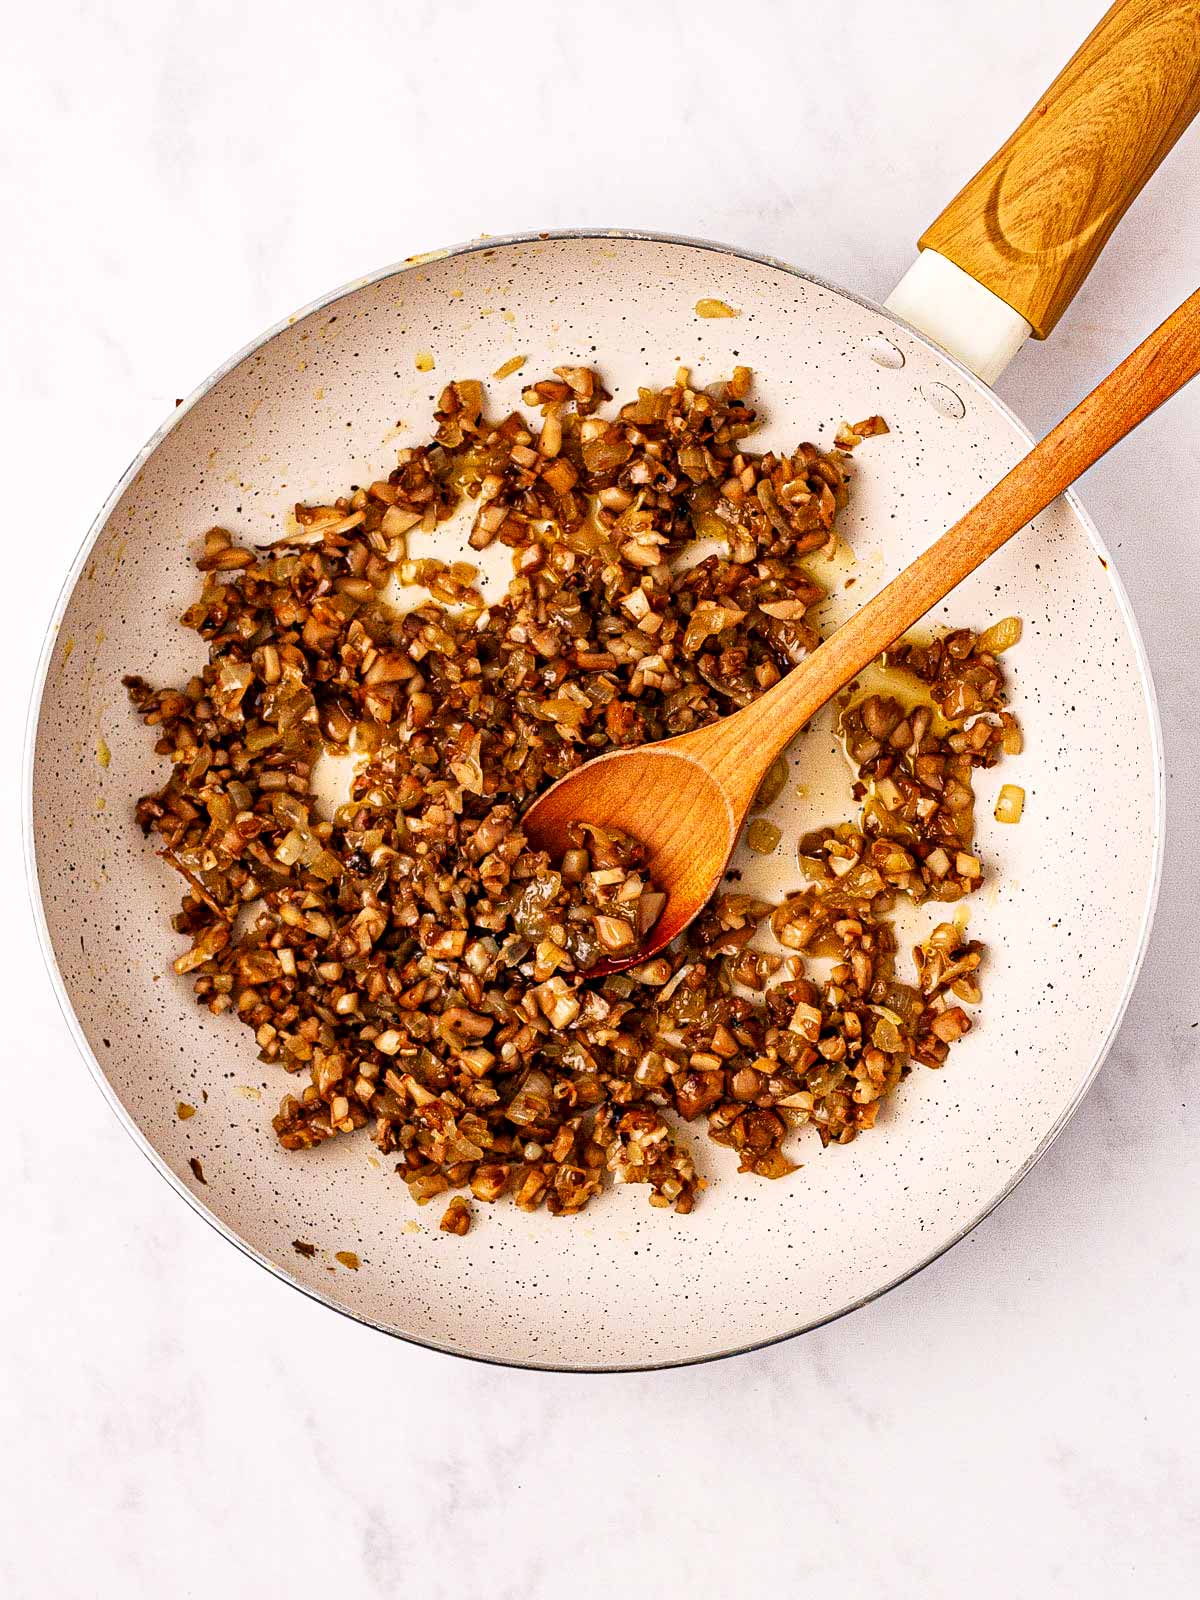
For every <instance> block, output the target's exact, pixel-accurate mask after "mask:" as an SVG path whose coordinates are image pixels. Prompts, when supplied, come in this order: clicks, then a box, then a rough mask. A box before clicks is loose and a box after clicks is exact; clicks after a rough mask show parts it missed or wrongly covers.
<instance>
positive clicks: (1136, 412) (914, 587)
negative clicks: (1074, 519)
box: [704, 289, 1200, 789]
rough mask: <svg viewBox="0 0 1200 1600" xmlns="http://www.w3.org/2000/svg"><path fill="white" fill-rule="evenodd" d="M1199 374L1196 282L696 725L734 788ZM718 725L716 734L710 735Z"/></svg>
mask: <svg viewBox="0 0 1200 1600" xmlns="http://www.w3.org/2000/svg"><path fill="white" fill-rule="evenodd" d="M1197 372H1200V289H1198V290H1196V292H1195V293H1194V294H1193V295H1191V296H1190V297H1189V298H1188V299H1187V300H1185V301H1184V303H1183V305H1181V306H1180V307H1179V309H1178V310H1177V311H1175V312H1174V313H1173V314H1172V315H1171V316H1170V317H1168V318H1167V320H1166V321H1165V322H1164V323H1162V324H1161V326H1160V327H1158V328H1156V329H1155V330H1154V332H1153V333H1152V334H1151V335H1150V336H1149V338H1147V339H1145V340H1144V341H1143V342H1142V343H1141V344H1140V345H1138V347H1137V349H1136V350H1134V351H1133V353H1132V354H1131V355H1129V356H1127V357H1126V358H1125V360H1124V361H1122V363H1121V365H1120V366H1119V367H1117V368H1116V370H1115V371H1113V372H1111V373H1110V374H1109V376H1108V377H1107V378H1105V379H1104V381H1103V382H1102V383H1101V384H1099V385H1098V386H1097V387H1096V388H1095V389H1093V390H1092V392H1091V394H1089V395H1088V396H1087V397H1086V399H1084V400H1081V401H1080V403H1079V404H1078V405H1077V406H1076V407H1075V409H1074V410H1073V411H1072V412H1071V413H1070V414H1069V415H1068V416H1066V417H1064V418H1063V420H1062V421H1061V422H1060V423H1059V424H1058V426H1057V427H1055V428H1053V429H1052V430H1051V431H1050V432H1049V433H1048V434H1047V435H1046V437H1045V438H1044V439H1043V440H1042V441H1041V443H1040V444H1037V445H1035V446H1034V447H1033V449H1032V450H1031V451H1030V452H1029V454H1028V455H1027V456H1025V457H1024V458H1023V459H1022V460H1020V461H1019V462H1018V463H1017V465H1016V466H1015V467H1014V468H1013V469H1012V471H1011V472H1009V473H1008V475H1007V476H1006V477H1004V478H1001V480H1000V482H999V483H998V484H996V486H995V487H994V488H993V489H990V490H989V491H988V493H987V494H985V495H984V497H983V499H982V500H980V501H979V503H978V504H977V505H976V506H974V507H973V508H972V509H971V510H970V511H968V512H967V514H966V515H965V516H964V517H962V518H960V520H959V521H958V522H956V523H955V524H954V526H953V527H952V528H951V529H950V530H949V532H947V533H944V534H943V535H942V537H941V538H940V539H939V540H938V541H937V542H936V544H933V545H931V546H930V548H929V549H928V550H926V551H925V553H924V554H923V555H921V556H919V557H918V558H917V560H916V561H914V562H913V563H912V565H911V566H909V567H906V568H905V570H904V571H903V572H902V573H901V574H900V575H899V577H897V578H893V580H892V581H891V583H889V584H888V585H887V586H886V587H885V588H883V589H881V590H880V591H879V593H878V594H877V595H875V596H874V598H873V599H871V600H869V601H868V602H867V604H866V605H865V606H863V608H862V609H861V611H858V612H856V613H855V615H854V616H853V617H851V618H850V620H849V621H848V622H845V623H843V624H842V626H841V627H840V628H839V629H838V630H837V632H836V633H834V634H833V635H832V636H831V637H830V638H829V639H827V640H826V642H825V643H824V644H823V645H821V646H820V647H819V648H818V649H817V650H815V651H814V652H813V654H812V655H811V656H810V657H809V658H808V659H807V660H806V661H803V662H801V664H800V665H799V666H798V667H795V668H793V670H792V671H791V672H789V673H788V675H787V676H786V677H785V678H783V679H781V681H780V682H779V683H777V684H776V685H775V687H774V688H773V689H771V690H769V691H768V692H767V693H766V694H765V695H763V696H762V697H761V698H760V699H758V700H756V701H755V702H754V703H753V704H752V705H749V706H747V707H745V709H744V710H742V711H739V712H736V713H735V714H734V715H733V716H732V717H727V718H726V719H725V720H724V722H723V723H720V724H714V725H713V726H712V727H710V728H708V729H706V730H704V731H705V733H706V735H707V736H708V738H709V740H710V741H711V742H710V744H709V757H708V762H709V766H710V769H712V770H716V769H717V768H719V769H720V776H721V778H722V781H724V782H725V783H726V784H727V785H732V786H733V787H734V788H737V789H740V788H742V787H745V786H746V785H747V783H748V782H752V781H753V773H754V772H759V773H761V772H763V771H765V770H766V768H767V767H768V766H769V765H770V762H771V760H772V759H773V757H774V756H775V755H776V753H777V752H778V751H779V750H781V749H782V748H783V747H784V745H785V744H787V742H788V741H789V740H790V739H791V738H792V737H793V736H794V735H795V734H797V733H798V732H799V731H800V729H801V728H802V727H804V725H805V723H807V722H808V721H809V719H810V718H811V717H812V716H813V715H814V714H815V713H816V712H817V711H819V710H820V709H821V707H822V706H823V705H825V704H826V702H827V701H829V700H831V699H832V698H833V696H834V695H835V694H837V692H838V690H839V689H842V688H844V687H845V686H846V684H847V683H849V682H850V681H851V679H852V678H854V677H855V676H856V675H857V674H858V673H859V672H861V671H862V670H863V668H864V667H865V666H867V665H868V663H869V662H871V661H873V660H874V659H875V657H876V656H877V655H878V654H879V653H880V651H881V650H886V649H887V647H888V646H889V645H890V644H894V643H895V641H896V640H897V639H898V638H899V637H900V635H901V634H902V633H904V632H905V631H906V630H907V629H908V628H911V627H912V626H913V624H914V623H915V622H918V621H919V620H920V618H921V617H923V616H924V615H925V613H926V612H927V611H929V610H930V609H931V608H932V607H933V606H935V605H936V604H937V603H938V601H939V600H942V599H944V598H945V597H946V595H948V594H949V593H950V591H951V589H953V588H954V587H955V586H956V585H957V584H959V583H961V582H962V580H963V579H964V578H965V577H966V576H967V575H968V574H969V573H971V572H974V570H975V568H976V567H978V566H979V565H980V564H981V563H982V562H984V561H986V560H987V558H988V556H990V555H992V554H993V552H994V551H996V550H998V549H999V548H1000V546H1001V545H1002V544H1004V543H1005V542H1006V541H1007V540H1008V539H1011V538H1012V536H1013V534H1015V533H1017V532H1019V531H1020V529H1021V528H1023V527H1024V526H1025V524H1026V523H1027V522H1029V521H1030V520H1031V519H1032V518H1033V517H1036V516H1037V514H1038V512H1039V511H1044V510H1045V509H1046V507H1047V506H1048V505H1049V504H1050V503H1051V501H1052V500H1054V499H1055V498H1056V497H1057V496H1058V495H1060V494H1061V493H1062V492H1063V490H1064V489H1067V488H1069V487H1070V486H1071V484H1073V483H1074V482H1075V480H1076V479H1077V478H1078V477H1079V476H1080V475H1081V474H1082V473H1084V472H1086V471H1087V469H1088V468H1089V467H1090V466H1092V465H1093V464H1094V463H1095V462H1097V461H1098V460H1099V459H1100V457H1101V456H1102V455H1104V453H1105V452H1106V451H1107V450H1110V449H1111V448H1112V446H1113V445H1114V444H1116V443H1117V442H1118V440H1120V439H1123V438H1124V437H1125V435H1126V434H1127V433H1130V432H1132V430H1133V429H1134V428H1136V427H1137V426H1138V424H1139V423H1140V422H1144V421H1145V419H1146V418H1147V417H1148V416H1149V415H1150V413H1151V412H1152V411H1154V410H1156V409H1157V408H1158V407H1159V406H1160V405H1162V403H1163V401H1164V400H1169V399H1170V397H1171V396H1172V395H1173V394H1175V393H1176V392H1177V390H1179V389H1182V388H1183V386H1184V384H1185V383H1187V382H1188V381H1189V380H1190V379H1192V378H1194V377H1195V376H1196V373H1197ZM718 728H719V729H720V730H721V737H720V740H719V748H717V747H716V746H717V743H718V741H717V740H715V739H714V738H713V735H714V734H716V732H717V730H718Z"/></svg>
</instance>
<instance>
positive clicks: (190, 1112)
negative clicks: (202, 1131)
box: [175, 1100, 196, 1122]
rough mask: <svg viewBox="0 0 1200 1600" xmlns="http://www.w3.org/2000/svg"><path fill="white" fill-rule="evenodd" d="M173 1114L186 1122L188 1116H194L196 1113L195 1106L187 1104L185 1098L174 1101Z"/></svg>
mask: <svg viewBox="0 0 1200 1600" xmlns="http://www.w3.org/2000/svg"><path fill="white" fill-rule="evenodd" d="M175 1115H176V1116H177V1117H178V1118H179V1120H180V1122H186V1121H187V1120H188V1118H189V1117H194V1116H195V1115H196V1108H195V1106H190V1105H188V1103H187V1101H186V1100H180V1101H178V1102H177V1103H176V1106H175Z"/></svg>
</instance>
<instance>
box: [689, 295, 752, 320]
mask: <svg viewBox="0 0 1200 1600" xmlns="http://www.w3.org/2000/svg"><path fill="white" fill-rule="evenodd" d="M696 315H697V316H698V317H736V316H740V315H741V313H740V312H739V311H738V310H737V309H736V308H735V307H734V306H731V305H727V304H726V303H725V301H724V300H708V299H705V300H697V301H696Z"/></svg>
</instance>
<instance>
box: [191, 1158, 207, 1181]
mask: <svg viewBox="0 0 1200 1600" xmlns="http://www.w3.org/2000/svg"><path fill="white" fill-rule="evenodd" d="M188 1166H189V1167H191V1169H192V1176H193V1178H195V1180H196V1182H197V1183H203V1184H207V1183H208V1179H207V1178H206V1177H205V1176H204V1168H203V1167H202V1166H201V1165H200V1157H199V1156H190V1157H189V1158H188Z"/></svg>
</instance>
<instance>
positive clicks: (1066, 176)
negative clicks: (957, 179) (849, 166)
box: [920, 0, 1200, 339]
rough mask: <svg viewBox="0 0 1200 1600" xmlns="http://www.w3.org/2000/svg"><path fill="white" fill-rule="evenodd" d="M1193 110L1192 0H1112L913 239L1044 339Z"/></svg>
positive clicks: (1199, 55)
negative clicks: (1017, 121)
mask: <svg viewBox="0 0 1200 1600" xmlns="http://www.w3.org/2000/svg"><path fill="white" fill-rule="evenodd" d="M1197 111H1200V0H1117V3H1116V5H1114V6H1113V7H1112V8H1111V10H1110V11H1108V13H1107V14H1106V15H1105V16H1104V17H1103V18H1102V19H1101V21H1100V22H1099V23H1098V24H1097V25H1096V27H1095V28H1094V29H1093V31H1092V32H1091V34H1090V35H1089V36H1088V38H1087V39H1086V40H1085V41H1084V43H1083V44H1082V45H1081V46H1080V48H1079V49H1078V50H1077V51H1076V52H1075V54H1074V55H1073V56H1072V57H1071V59H1070V61H1069V62H1068V63H1067V65H1066V66H1065V67H1064V68H1063V70H1062V72H1061V73H1059V75H1058V77H1057V78H1056V79H1055V80H1054V82H1053V83H1052V84H1051V85H1050V87H1049V89H1047V91H1046V93H1045V94H1044V95H1043V96H1042V97H1041V99H1040V100H1039V101H1038V103H1037V104H1036V105H1035V106H1034V108H1033V110H1032V111H1031V112H1030V113H1029V115H1028V116H1027V117H1026V118H1025V120H1024V122H1023V123H1022V124H1021V126H1020V127H1019V128H1018V129H1017V131H1016V132H1015V133H1014V134H1013V135H1012V137H1011V138H1010V139H1009V140H1008V142H1007V143H1006V144H1005V145H1004V146H1003V147H1002V149H1000V150H998V151H997V153H996V154H995V155H994V156H993V157H992V159H991V160H990V161H989V162H988V163H987V165H986V166H985V167H983V168H982V169H981V170H980V171H979V172H978V173H977V174H976V175H975V177H973V178H972V179H971V181H970V182H969V183H968V184H967V186H966V187H965V188H964V189H963V190H961V191H960V193H959V194H957V195H956V196H955V198H954V199H953V200H952V201H951V202H950V204H949V205H948V206H947V207H946V209H945V210H944V211H943V212H942V214H941V216H940V217H938V219H937V221H936V222H934V223H933V224H932V226H931V227H929V228H927V229H926V230H925V232H924V234H923V235H922V236H921V239H920V246H921V249H922V250H936V251H937V252H938V254H939V255H942V256H946V257H947V258H948V259H949V260H950V261H952V262H953V263H954V264H955V266H957V267H961V268H962V270H963V271H964V272H966V273H969V274H970V276H971V277H972V278H974V279H975V280H976V282H978V283H982V284H983V285H984V287H985V288H987V289H990V290H991V291H992V293H993V294H995V295H998V296H999V297H1000V299H1001V300H1004V301H1006V302H1007V303H1008V304H1009V305H1010V306H1011V307H1012V308H1013V310H1014V311H1018V312H1020V314H1021V315H1022V316H1023V317H1024V318H1025V320H1026V321H1027V322H1028V323H1029V324H1030V326H1031V327H1032V329H1033V332H1034V335H1035V337H1036V338H1038V339H1044V338H1045V337H1046V335H1047V334H1048V333H1049V332H1050V330H1051V329H1052V328H1053V327H1054V325H1055V323H1056V322H1057V321H1058V319H1059V317H1060V316H1062V314H1063V312H1064V311H1065V310H1066V308H1067V306H1068V305H1069V304H1070V303H1071V300H1072V298H1073V296H1074V294H1075V292H1076V290H1077V289H1078V288H1079V286H1080V284H1081V283H1082V282H1083V280H1084V278H1086V277H1087V275H1088V273H1089V272H1090V271H1091V268H1092V264H1093V263H1094V261H1095V259H1096V257H1097V256H1098V255H1099V254H1100V252H1101V250H1103V248H1104V246H1105V244H1106V243H1107V241H1108V236H1109V234H1110V233H1111V232H1112V231H1113V229H1114V228H1115V227H1116V225H1117V223H1118V222H1119V221H1120V220H1121V218H1122V217H1123V216H1124V214H1125V212H1126V210H1127V209H1128V207H1129V206H1130V204H1131V203H1132V202H1133V200H1134V199H1136V197H1137V196H1138V194H1139V193H1140V192H1141V190H1142V187H1143V185H1144V184H1145V183H1146V181H1147V179H1148V178H1149V177H1150V176H1151V174H1152V173H1153V172H1154V171H1155V169H1156V168H1157V166H1158V164H1159V162H1160V161H1161V160H1162V159H1163V157H1164V156H1165V155H1166V154H1167V152H1168V150H1170V149H1171V147H1172V145H1173V144H1174V143H1175V141H1176V140H1177V139H1178V138H1179V136H1180V134H1181V133H1182V132H1183V130H1184V129H1185V128H1186V127H1187V125H1188V123H1189V122H1191V120H1192V118H1193V117H1194V116H1195V115H1196V113H1197Z"/></svg>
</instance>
